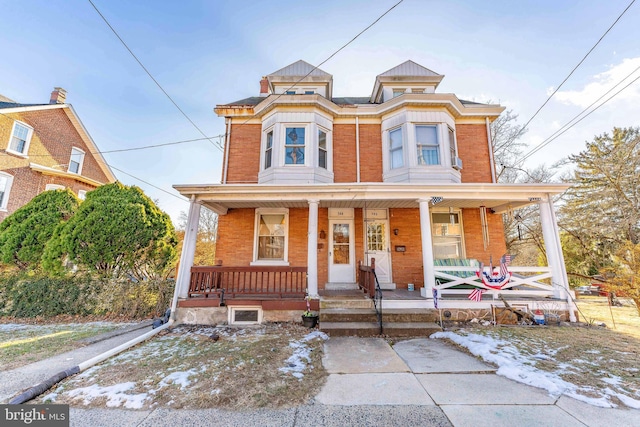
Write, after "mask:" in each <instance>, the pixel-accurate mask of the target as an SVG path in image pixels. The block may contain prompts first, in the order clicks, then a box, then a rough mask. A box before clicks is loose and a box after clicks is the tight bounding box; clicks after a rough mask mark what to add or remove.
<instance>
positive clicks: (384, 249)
mask: <svg viewBox="0 0 640 427" xmlns="http://www.w3.org/2000/svg"><path fill="white" fill-rule="evenodd" d="M365 230H366V235H367V245H366V247H365V250H366V256H367V264H368V265H371V259H372V258H375V260H376V277H377V278H378V282H379V283H380V287H381V288H382V289H395V284H394V283H393V282H392V278H391V248H390V244H389V220H388V219H375V220H372V219H368V220H367V221H366V222H365Z"/></svg>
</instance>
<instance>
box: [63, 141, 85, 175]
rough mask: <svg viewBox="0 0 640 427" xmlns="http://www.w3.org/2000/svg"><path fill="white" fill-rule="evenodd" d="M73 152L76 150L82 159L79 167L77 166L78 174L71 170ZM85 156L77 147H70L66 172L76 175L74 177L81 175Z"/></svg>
mask: <svg viewBox="0 0 640 427" xmlns="http://www.w3.org/2000/svg"><path fill="white" fill-rule="evenodd" d="M73 150H76V151H78V152H80V153H81V154H82V157H81V158H80V165H79V166H78V172H73V171H72V170H71V159H72V157H73ZM85 156H86V153H85V152H84V150H81V149H80V148H78V147H71V154H70V155H69V166H68V168H67V172H69V173H73V174H76V175H82V166H83V165H84V158H85Z"/></svg>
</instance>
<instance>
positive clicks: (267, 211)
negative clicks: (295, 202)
mask: <svg viewBox="0 0 640 427" xmlns="http://www.w3.org/2000/svg"><path fill="white" fill-rule="evenodd" d="M282 214H284V259H283V260H264V259H258V242H259V236H258V232H259V230H260V215H282ZM250 265H285V266H288V265H289V209H287V208H258V209H256V212H255V219H254V225H253V261H252V262H251V263H250Z"/></svg>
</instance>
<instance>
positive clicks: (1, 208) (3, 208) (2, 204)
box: [0, 172, 13, 212]
mask: <svg viewBox="0 0 640 427" xmlns="http://www.w3.org/2000/svg"><path fill="white" fill-rule="evenodd" d="M0 176H2V177H4V178H7V185H6V187H5V189H4V196H3V197H2V200H0V212H7V206H8V205H9V197H10V195H11V186H12V185H13V175H9V174H8V173H5V172H0Z"/></svg>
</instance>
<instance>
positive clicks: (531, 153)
mask: <svg viewBox="0 0 640 427" xmlns="http://www.w3.org/2000/svg"><path fill="white" fill-rule="evenodd" d="M639 69H640V67H638V68H636V69H635V70H633V72H631V73H630V74H629V75H627V77H625V78H624V79H622V80H620V81H619V82H618V83H617V84H616V85H615V86H614V87H612V88H611V89H609V90H608V91H607V92H605V93H604V94H603V95H602V96H601V97H600V98H598V99H596V100H595V101H594V102H593V103H592V104H591V105H589V106H588V107H587V108H585V109H584V110H582V111H581V112H580V113H578V114H577V115H576V116H575V117H573V118H572V119H571V120H569V121H568V122H567V123H565V124H564V126H562V127H561V128H560V129H558V130H557V131H556V132H555V133H553V134H552V135H551V136H550V137H548V138H547V139H545V140H544V141H542V142H541V143H540V144H538V145H537V146H536V147H534V148H533V149H532V150H531V151H529V152H528V153H527V154H525V155H524V157H523V158H522V159H520V160H518V161H517V162H516V163H515V164H516V165H518V164H520V163H522V162H524V161H525V160H526V159H528V158H529V157H531V156H532V155H534V154H535V153H537V152H538V151H540V150H541V149H543V148H544V147H546V146H547V145H549V144H550V143H551V142H552V141H554V140H556V139H557V138H559V137H560V136H561V135H563V134H564V133H565V132H567V131H568V130H569V129H571V128H572V127H574V126H575V125H577V124H578V123H580V122H581V121H583V120H584V119H586V118H587V117H589V116H590V115H591V114H592V113H594V112H596V111H597V110H598V109H599V108H600V107H602V106H603V105H604V104H606V103H607V102H609V101H611V99H613V98H614V97H616V96H617V95H618V94H620V92H622V91H623V90H625V89H626V88H628V87H629V86H631V85H632V84H634V83H635V82H636V81H638V80H639V79H640V76H638V77H636V78H635V79H633V80H632V81H631V82H629V83H628V84H627V85H626V86H624V87H623V88H622V89H620V90H619V91H617V92H616V93H614V94H613V95H611V96H610V97H609V98H607V99H606V100H605V101H604V102H603V103H602V104H600V105H598V106H597V107H596V108H594V109H593V110H591V111H589V112H588V113H587V114H585V115H584V116H583V117H581V118H580V120H578V121H576V122H574V123H573V124H571V125H570V126H568V127H567V125H569V123H571V122H572V121H574V120H575V119H576V118H578V117H579V116H580V115H582V113H584V112H585V111H587V110H588V109H589V108H591V107H593V105H594V104H596V103H597V102H598V101H600V100H601V99H602V98H604V97H605V96H606V95H608V94H609V93H611V91H613V90H614V89H615V88H616V87H618V86H619V85H620V84H621V83H622V82H624V81H625V80H626V79H628V78H629V77H630V76H631V75H632V74H633V73H635V72H636V71H638V70H639ZM565 127H566V129H564V128H565ZM563 129H564V130H563Z"/></svg>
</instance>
